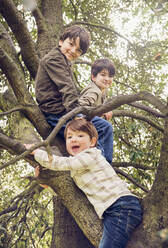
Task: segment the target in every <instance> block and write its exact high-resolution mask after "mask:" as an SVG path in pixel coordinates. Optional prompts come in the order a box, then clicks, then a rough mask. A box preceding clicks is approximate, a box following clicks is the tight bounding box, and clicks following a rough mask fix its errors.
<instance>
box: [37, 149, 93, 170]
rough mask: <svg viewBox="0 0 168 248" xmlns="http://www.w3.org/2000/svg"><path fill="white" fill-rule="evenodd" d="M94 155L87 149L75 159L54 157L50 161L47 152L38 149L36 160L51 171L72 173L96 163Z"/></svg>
mask: <svg viewBox="0 0 168 248" xmlns="http://www.w3.org/2000/svg"><path fill="white" fill-rule="evenodd" d="M92 154H94V153H93V152H90V149H87V150H85V151H83V152H80V153H79V154H77V155H76V156H74V157H60V156H56V155H52V160H51V159H50V160H49V157H48V154H47V152H46V151H44V150H40V149H37V150H36V151H35V154H34V158H35V160H36V161H37V162H39V163H40V164H41V165H42V166H43V167H46V168H48V169H50V170H56V171H67V170H69V171H71V170H83V169H87V168H88V167H89V166H90V165H91V164H93V163H95V159H94V158H93V155H92Z"/></svg>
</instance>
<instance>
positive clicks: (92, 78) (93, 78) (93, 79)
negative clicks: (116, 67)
mask: <svg viewBox="0 0 168 248" xmlns="http://www.w3.org/2000/svg"><path fill="white" fill-rule="evenodd" d="M91 80H92V81H93V82H94V81H95V77H94V75H93V74H91Z"/></svg>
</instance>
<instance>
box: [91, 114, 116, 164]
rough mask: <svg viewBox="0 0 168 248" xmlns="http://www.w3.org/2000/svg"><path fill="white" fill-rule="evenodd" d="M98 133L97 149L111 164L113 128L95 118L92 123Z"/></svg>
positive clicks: (100, 119)
mask: <svg viewBox="0 0 168 248" xmlns="http://www.w3.org/2000/svg"><path fill="white" fill-rule="evenodd" d="M91 122H92V123H93V125H94V126H95V128H96V129H97V132H98V136H99V138H98V142H97V143H98V144H97V148H98V149H100V150H101V151H102V154H103V156H104V157H105V158H106V160H107V161H108V162H109V163H110V164H111V162H112V158H113V127H112V125H111V123H110V122H109V121H106V120H105V119H103V118H101V117H98V116H95V117H94V118H93V119H92V121H91Z"/></svg>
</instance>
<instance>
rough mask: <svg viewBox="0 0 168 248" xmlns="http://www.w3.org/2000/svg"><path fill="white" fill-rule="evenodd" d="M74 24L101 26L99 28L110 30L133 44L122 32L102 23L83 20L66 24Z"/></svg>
mask: <svg viewBox="0 0 168 248" xmlns="http://www.w3.org/2000/svg"><path fill="white" fill-rule="evenodd" d="M76 24H80V25H86V26H90V27H95V28H101V29H104V30H107V31H110V32H112V33H114V34H116V35H117V36H119V37H121V38H122V39H124V40H126V41H128V43H129V44H130V45H132V46H133V43H132V42H131V41H130V40H129V39H127V38H126V37H125V36H123V35H122V34H120V33H118V32H117V31H115V30H114V29H112V28H110V27H107V26H104V25H102V24H96V23H90V22H83V21H75V22H71V23H69V24H68V25H67V26H72V25H76Z"/></svg>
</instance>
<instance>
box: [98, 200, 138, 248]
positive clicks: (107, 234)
mask: <svg viewBox="0 0 168 248" xmlns="http://www.w3.org/2000/svg"><path fill="white" fill-rule="evenodd" d="M103 217H104V219H103V236H102V239H101V241H100V245H99V248H125V247H126V245H127V242H128V240H129V239H130V236H131V234H132V232H133V231H134V229H135V228H136V227H137V226H138V225H139V224H140V223H141V221H142V208H141V205H140V203H139V200H138V198H136V197H134V196H123V197H120V198H119V199H118V200H117V201H116V202H115V203H114V204H112V205H111V206H110V207H109V208H108V209H106V211H105V212H104V214H103Z"/></svg>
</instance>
